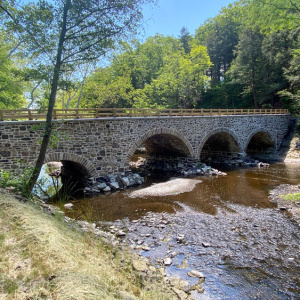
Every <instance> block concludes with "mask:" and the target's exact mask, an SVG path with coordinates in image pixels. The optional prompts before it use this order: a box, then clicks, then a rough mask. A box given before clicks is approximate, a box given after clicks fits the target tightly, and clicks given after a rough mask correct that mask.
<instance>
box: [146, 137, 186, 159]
mask: <svg viewBox="0 0 300 300" xmlns="http://www.w3.org/2000/svg"><path fill="white" fill-rule="evenodd" d="M143 146H144V147H145V150H146V153H147V154H148V155H150V156H156V157H159V156H165V157H168V156H169V157H170V156H172V157H188V156H189V149H188V148H187V146H186V145H185V144H184V142H183V141H182V140H181V139H180V138H178V137H176V136H174V135H170V134H155V135H153V136H151V137H149V138H148V139H146V141H145V142H144V143H143Z"/></svg>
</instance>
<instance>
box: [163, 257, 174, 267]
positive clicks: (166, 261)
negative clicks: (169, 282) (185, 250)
mask: <svg viewBox="0 0 300 300" xmlns="http://www.w3.org/2000/svg"><path fill="white" fill-rule="evenodd" d="M172 263H173V260H172V258H170V257H166V258H164V265H165V266H171V264H172Z"/></svg>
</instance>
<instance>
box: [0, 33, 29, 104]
mask: <svg viewBox="0 0 300 300" xmlns="http://www.w3.org/2000/svg"><path fill="white" fill-rule="evenodd" d="M5 37H6V34H5V33H4V31H3V30H1V29H0V109H1V108H2V109H9V108H19V107H22V106H23V105H24V104H25V98H24V96H23V90H24V86H25V84H24V82H23V80H22V76H21V74H20V72H19V71H18V66H17V65H16V64H15V63H14V61H13V59H12V57H11V56H10V55H9V52H10V51H9V48H10V47H11V43H9V42H7V41H6V40H5Z"/></svg>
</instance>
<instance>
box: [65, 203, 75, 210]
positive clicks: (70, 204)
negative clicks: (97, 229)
mask: <svg viewBox="0 0 300 300" xmlns="http://www.w3.org/2000/svg"><path fill="white" fill-rule="evenodd" d="M73 206H74V205H73V204H72V203H66V204H65V205H64V208H67V209H71V208H72V207H73Z"/></svg>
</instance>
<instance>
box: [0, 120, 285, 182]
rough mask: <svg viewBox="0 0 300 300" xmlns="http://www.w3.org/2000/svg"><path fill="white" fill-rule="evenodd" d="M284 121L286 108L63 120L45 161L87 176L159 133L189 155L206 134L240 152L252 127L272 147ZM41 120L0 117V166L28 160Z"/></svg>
mask: <svg viewBox="0 0 300 300" xmlns="http://www.w3.org/2000/svg"><path fill="white" fill-rule="evenodd" d="M289 121H290V115H289V114H276V115H272V114H259V115H254V114H249V115H248V114H244V115H216V116H192V115H190V116H174V117H170V116H157V117H126V118H125V117H120V118H94V119H84V120H83V119H77V120H74V119H73V120H64V122H62V123H61V125H60V126H59V127H60V128H59V131H62V132H63V133H64V134H66V135H67V136H68V139H66V140H62V141H60V143H59V144H58V145H57V147H56V148H49V149H48V152H47V158H46V161H49V159H55V160H56V159H58V160H64V161H74V163H77V164H81V165H82V166H83V167H84V169H85V170H86V171H87V172H88V173H89V174H90V176H91V177H93V178H97V177H99V176H102V175H106V174H113V173H121V172H124V171H126V170H128V169H129V161H130V159H131V156H132V155H133V153H134V152H135V150H136V149H137V148H138V147H139V146H140V145H141V144H144V145H146V146H147V145H148V146H149V147H151V149H152V150H153V149H155V147H158V148H159V147H162V145H161V144H160V140H162V139H165V142H164V143H163V146H164V147H165V149H167V148H170V147H173V148H174V149H173V150H176V151H177V152H176V151H172V153H180V154H181V153H184V154H185V155H186V157H191V158H194V159H198V158H200V156H201V152H202V150H206V149H203V147H204V145H206V142H207V141H208V139H210V138H211V137H214V139H212V140H215V144H212V145H217V144H218V143H219V144H220V145H224V147H225V146H226V145H227V144H228V145H229V146H228V147H229V148H228V149H229V150H227V149H211V150H212V151H213V150H216V151H221V150H223V151H230V152H232V151H234V152H242V153H246V150H247V147H248V144H249V141H250V140H251V138H252V137H253V135H255V134H256V133H257V132H264V133H265V134H267V135H268V136H269V137H270V139H271V140H272V142H273V143H274V146H275V148H278V147H279V145H280V144H281V141H282V138H283V137H284V135H285V133H286V132H287V129H288V125H289ZM54 122H58V121H54ZM44 123H45V122H44V121H39V120H32V121H4V122H0V168H1V169H8V170H9V169H11V168H13V167H14V162H15V161H16V160H22V161H24V164H27V165H28V164H33V163H34V161H35V160H36V158H37V155H38V152H39V148H40V144H39V143H38V142H39V141H40V140H41V138H42V134H43V132H42V130H35V129H34V128H33V127H36V125H42V124H44ZM34 125H35V126H34ZM156 136H157V138H156ZM229 137H230V139H229ZM221 142H222V143H221ZM235 145H237V147H234V146H235ZM235 149H236V150H235ZM178 151H179V152H178ZM160 152H163V151H160ZM180 156H181V155H180Z"/></svg>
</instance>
